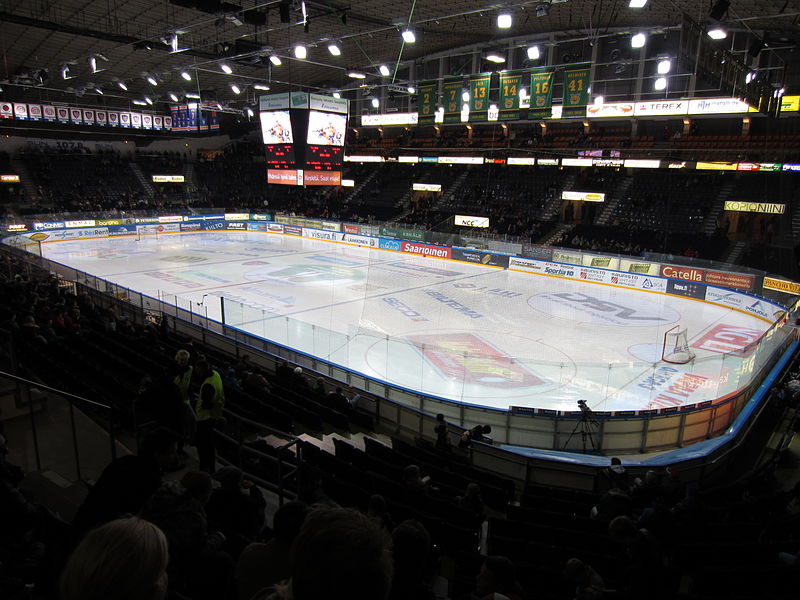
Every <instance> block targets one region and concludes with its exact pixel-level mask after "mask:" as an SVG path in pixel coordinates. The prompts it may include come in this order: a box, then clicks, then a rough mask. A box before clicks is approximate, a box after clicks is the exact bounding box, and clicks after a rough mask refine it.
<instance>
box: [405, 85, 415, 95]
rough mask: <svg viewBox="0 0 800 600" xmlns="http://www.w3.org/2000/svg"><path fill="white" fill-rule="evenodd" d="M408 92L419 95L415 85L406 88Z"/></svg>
mask: <svg viewBox="0 0 800 600" xmlns="http://www.w3.org/2000/svg"><path fill="white" fill-rule="evenodd" d="M406 91H407V92H408V93H409V94H416V93H417V88H415V87H414V86H413V85H410V86H408V87H407V88H406Z"/></svg>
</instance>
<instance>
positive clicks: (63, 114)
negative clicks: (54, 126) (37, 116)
mask: <svg viewBox="0 0 800 600" xmlns="http://www.w3.org/2000/svg"><path fill="white" fill-rule="evenodd" d="M56 116H57V117H58V122H59V123H69V109H68V108H67V107H66V106H57V107H56Z"/></svg>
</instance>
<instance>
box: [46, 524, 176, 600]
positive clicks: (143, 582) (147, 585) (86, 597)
mask: <svg viewBox="0 0 800 600" xmlns="http://www.w3.org/2000/svg"><path fill="white" fill-rule="evenodd" d="M168 561H169V554H168V551H167V539H166V538H165V537H164V534H163V533H162V532H161V530H160V529H159V528H158V527H156V526H155V525H153V524H152V523H150V522H148V521H145V520H144V519H140V518H139V517H123V518H121V519H116V520H114V521H110V522H109V523H106V524H105V525H103V526H101V527H98V528H97V529H93V530H92V531H90V532H89V533H87V534H86V536H85V537H84V538H83V540H81V542H80V544H78V546H77V547H76V548H75V551H74V552H73V553H72V555H71V556H70V557H69V560H68V561H67V564H66V566H65V567H64V570H63V571H62V573H61V580H60V585H59V589H60V592H61V600H162V599H163V598H164V596H165V595H166V592H167V562H168Z"/></svg>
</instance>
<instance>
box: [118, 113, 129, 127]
mask: <svg viewBox="0 0 800 600" xmlns="http://www.w3.org/2000/svg"><path fill="white" fill-rule="evenodd" d="M119 124H120V127H130V126H131V113H129V112H121V113H119Z"/></svg>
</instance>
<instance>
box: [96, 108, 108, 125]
mask: <svg viewBox="0 0 800 600" xmlns="http://www.w3.org/2000/svg"><path fill="white" fill-rule="evenodd" d="M94 120H95V122H96V123H97V124H98V125H100V126H105V124H106V123H108V113H107V112H106V111H104V110H96V111H94Z"/></svg>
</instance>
